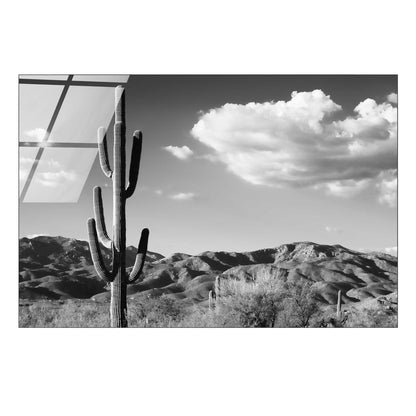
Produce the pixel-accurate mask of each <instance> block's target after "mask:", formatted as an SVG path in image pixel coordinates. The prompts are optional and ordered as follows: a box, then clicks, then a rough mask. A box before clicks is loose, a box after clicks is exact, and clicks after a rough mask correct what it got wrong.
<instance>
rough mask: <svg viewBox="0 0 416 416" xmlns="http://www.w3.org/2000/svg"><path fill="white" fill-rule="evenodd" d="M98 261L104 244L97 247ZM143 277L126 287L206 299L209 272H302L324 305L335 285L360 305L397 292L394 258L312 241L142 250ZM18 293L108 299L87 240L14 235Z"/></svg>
mask: <svg viewBox="0 0 416 416" xmlns="http://www.w3.org/2000/svg"><path fill="white" fill-rule="evenodd" d="M104 253H105V255H104V257H105V261H107V262H109V261H110V250H106V249H104ZM135 253H136V248H134V247H132V246H130V247H128V248H127V262H126V263H127V266H128V267H131V266H132V265H133V263H134V257H135ZM146 260H147V263H146V265H145V268H144V276H143V280H142V281H140V282H139V283H135V284H133V285H130V286H129V287H128V296H129V298H130V299H135V298H136V297H140V296H143V295H147V294H152V295H161V294H167V295H168V296H171V297H173V298H175V299H178V300H181V301H183V302H186V303H187V304H194V303H203V302H206V301H207V299H208V292H209V290H211V289H212V287H213V283H214V280H215V277H216V276H218V275H221V276H222V278H224V279H227V278H233V279H245V280H253V281H255V280H256V279H258V278H259V277H262V276H265V275H266V276H272V277H273V278H276V279H280V280H282V281H289V282H296V281H297V280H299V279H308V280H309V281H310V282H311V283H312V284H313V285H314V287H315V288H316V290H317V292H318V294H319V301H320V302H322V303H323V304H327V305H333V304H335V303H336V299H337V292H338V290H340V289H341V290H342V292H343V293H344V294H345V298H344V299H343V301H344V302H345V303H354V304H359V303H360V302H367V301H369V300H372V299H376V298H378V297H382V296H390V295H395V294H396V292H397V258H396V257H394V256H391V255H388V254H385V253H380V252H372V253H362V252H358V251H354V250H350V249H348V248H345V247H343V246H340V245H333V246H331V245H323V244H316V243H313V242H297V243H292V244H284V245H281V246H279V247H275V248H267V249H261V250H256V251H250V252H242V253H235V252H222V251H220V252H213V251H206V252H203V253H200V254H198V255H195V256H192V255H189V254H185V253H175V254H173V255H172V256H170V257H163V256H162V255H161V254H158V253H153V252H149V253H148V255H147V258H146ZM19 296H20V298H21V299H26V300H30V301H36V300H42V299H51V300H57V299H71V298H77V299H88V298H91V299H92V300H94V301H96V302H106V301H108V300H109V291H108V287H107V285H106V283H105V282H103V281H101V280H99V279H98V278H97V277H96V274H95V271H94V267H93V265H92V261H91V256H90V253H89V247H88V243H87V242H86V241H81V240H76V239H70V238H65V237H49V236H39V237H35V238H21V239H20V240H19Z"/></svg>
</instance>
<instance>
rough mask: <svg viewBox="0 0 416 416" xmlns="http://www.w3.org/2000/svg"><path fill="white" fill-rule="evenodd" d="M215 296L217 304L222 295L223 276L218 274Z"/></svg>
mask: <svg viewBox="0 0 416 416" xmlns="http://www.w3.org/2000/svg"><path fill="white" fill-rule="evenodd" d="M214 297H215V304H217V303H218V301H219V300H220V297H221V278H220V276H217V277H216V278H215V283H214Z"/></svg>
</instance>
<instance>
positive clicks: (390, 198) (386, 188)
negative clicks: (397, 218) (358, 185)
mask: <svg viewBox="0 0 416 416" xmlns="http://www.w3.org/2000/svg"><path fill="white" fill-rule="evenodd" d="M379 179H380V181H379V182H378V184H377V188H378V189H379V192H380V195H379V199H378V200H379V202H380V203H382V204H386V205H388V206H390V207H395V206H396V205H397V170H389V171H386V172H383V173H381V174H380V175H379Z"/></svg>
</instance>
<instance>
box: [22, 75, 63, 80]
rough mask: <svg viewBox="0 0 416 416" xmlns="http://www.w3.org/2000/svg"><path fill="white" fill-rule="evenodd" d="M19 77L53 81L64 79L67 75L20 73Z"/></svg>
mask: <svg viewBox="0 0 416 416" xmlns="http://www.w3.org/2000/svg"><path fill="white" fill-rule="evenodd" d="M20 79H51V80H54V81H66V80H67V79H68V75H20Z"/></svg>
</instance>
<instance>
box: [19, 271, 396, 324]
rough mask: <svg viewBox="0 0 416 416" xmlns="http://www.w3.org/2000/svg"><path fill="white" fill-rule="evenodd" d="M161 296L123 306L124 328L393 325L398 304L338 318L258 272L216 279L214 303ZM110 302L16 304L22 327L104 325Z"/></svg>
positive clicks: (303, 290) (306, 292) (299, 289)
mask: <svg viewBox="0 0 416 416" xmlns="http://www.w3.org/2000/svg"><path fill="white" fill-rule="evenodd" d="M183 305H184V304H183V303H181V302H180V301H176V300H174V299H172V298H170V297H169V296H166V295H162V296H161V297H156V298H141V299H138V300H135V301H130V303H129V305H128V322H129V327H136V328H144V327H152V328H236V327H306V326H308V327H350V328H352V327H353V328H360V327H365V328H374V327H381V328H385V327H397V304H396V306H394V305H393V307H392V304H391V303H390V304H388V305H387V306H380V305H379V304H378V302H377V301H374V302H372V303H371V302H370V303H369V304H368V307H367V306H366V307H365V308H360V309H356V308H351V310H350V311H349V314H348V316H347V319H345V320H342V321H340V320H338V319H337V318H336V316H335V307H334V306H327V307H326V308H323V309H320V308H319V307H318V306H317V304H316V302H315V300H314V293H313V290H312V288H311V287H309V286H308V287H306V286H302V285H300V286H299V285H297V286H296V287H294V286H292V287H291V286H290V285H289V286H288V285H283V284H282V283H281V282H279V281H277V282H276V280H274V279H271V278H270V277H268V276H264V277H261V278H260V279H258V280H257V281H256V282H246V281H239V280H232V279H230V280H228V281H227V280H225V279H224V280H223V281H221V298H220V299H219V300H217V304H216V306H215V308H212V310H209V309H208V308H207V307H206V306H205V305H194V306H188V307H184V306H183ZM109 326H110V317H109V304H108V303H96V302H94V301H91V300H67V301H38V302H34V303H33V304H26V305H21V306H20V311H19V327H21V328H28V327H30V328H107V327H109Z"/></svg>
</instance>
